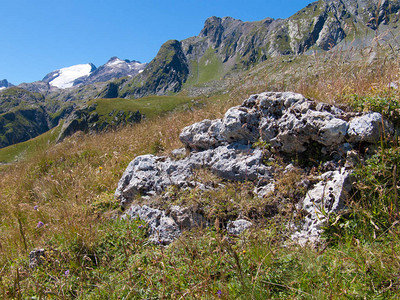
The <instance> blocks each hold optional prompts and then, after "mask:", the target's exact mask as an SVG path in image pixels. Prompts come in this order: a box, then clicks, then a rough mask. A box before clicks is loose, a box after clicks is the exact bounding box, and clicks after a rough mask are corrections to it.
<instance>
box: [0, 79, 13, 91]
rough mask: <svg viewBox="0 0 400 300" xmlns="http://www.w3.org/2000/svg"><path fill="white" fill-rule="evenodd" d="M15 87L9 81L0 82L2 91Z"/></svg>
mask: <svg viewBox="0 0 400 300" xmlns="http://www.w3.org/2000/svg"><path fill="white" fill-rule="evenodd" d="M12 86H14V85H13V84H11V83H9V82H8V81H7V79H3V80H0V89H4V88H8V87H12Z"/></svg>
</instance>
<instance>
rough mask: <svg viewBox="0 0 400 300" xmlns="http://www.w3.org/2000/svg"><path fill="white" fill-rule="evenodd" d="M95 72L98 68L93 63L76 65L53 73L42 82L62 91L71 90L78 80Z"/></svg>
mask: <svg viewBox="0 0 400 300" xmlns="http://www.w3.org/2000/svg"><path fill="white" fill-rule="evenodd" d="M94 70H96V66H95V65H94V64H92V63H88V64H79V65H74V66H71V67H66V68H61V69H59V70H56V71H53V72H51V73H49V74H47V75H46V76H45V77H44V78H43V80H42V81H44V82H48V83H49V84H50V85H51V86H55V87H58V88H61V89H65V88H70V87H72V86H73V85H74V82H75V80H76V79H78V78H81V77H86V76H89V74H90V73H92V72H93V71H94Z"/></svg>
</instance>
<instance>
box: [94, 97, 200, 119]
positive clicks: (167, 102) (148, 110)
mask: <svg viewBox="0 0 400 300" xmlns="http://www.w3.org/2000/svg"><path fill="white" fill-rule="evenodd" d="M191 100H192V98H186V97H182V96H149V97H144V98H140V99H120V98H116V99H96V100H92V101H89V103H88V105H92V104H95V103H96V104H97V107H96V110H95V111H96V112H97V113H98V114H99V115H100V116H106V115H108V114H109V113H110V112H112V111H114V110H115V111H120V110H122V111H133V112H136V111H139V112H140V113H142V114H145V115H146V118H153V117H156V116H159V115H161V114H163V113H166V112H170V111H172V110H174V109H177V108H178V107H180V106H183V105H185V104H189V103H191Z"/></svg>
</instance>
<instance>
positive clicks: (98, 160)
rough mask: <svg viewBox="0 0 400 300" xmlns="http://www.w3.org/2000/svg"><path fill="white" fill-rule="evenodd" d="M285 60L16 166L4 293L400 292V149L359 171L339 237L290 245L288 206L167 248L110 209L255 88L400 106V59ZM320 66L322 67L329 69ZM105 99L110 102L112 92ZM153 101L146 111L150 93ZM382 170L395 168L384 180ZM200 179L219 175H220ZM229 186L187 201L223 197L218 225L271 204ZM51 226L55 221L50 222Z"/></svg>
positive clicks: (1, 275)
mask: <svg viewBox="0 0 400 300" xmlns="http://www.w3.org/2000/svg"><path fill="white" fill-rule="evenodd" d="M329 55H330V56H329ZM280 60H281V61H279V59H276V60H275V61H267V62H265V63H264V64H263V65H261V66H258V67H256V68H255V69H253V70H251V71H250V72H249V74H247V75H246V76H243V77H242V78H241V79H240V81H238V82H233V84H232V87H231V93H230V94H229V95H225V96H224V97H219V96H215V97H211V98H209V99H207V100H206V99H205V100H204V103H205V105H204V106H203V107H201V108H200V109H193V108H189V107H186V109H183V110H182V111H176V112H174V113H173V114H165V115H163V116H159V117H158V116H156V114H155V115H154V117H153V118H149V119H148V120H146V121H145V122H142V123H141V124H138V125H135V126H131V127H129V126H128V127H125V128H121V129H120V130H118V131H114V132H107V133H103V134H100V135H96V136H82V135H76V136H73V137H71V138H69V139H67V140H65V141H64V142H63V143H61V144H59V145H57V146H55V147H51V148H49V149H47V150H45V151H42V152H39V153H38V155H36V156H34V157H31V158H30V159H27V160H26V161H24V162H21V163H18V164H15V165H11V166H6V167H3V169H2V170H0V172H1V174H0V191H1V193H0V205H1V207H2V210H0V220H1V222H0V266H1V267H0V295H2V296H3V298H28V297H30V296H36V297H37V298H40V297H42V298H44V297H49V298H54V299H57V298H63V299H69V298H81V299H109V298H118V297H120V298H124V297H125V298H127V299H129V298H132V299H143V298H158V299H159V298H164V299H165V298H166V299H179V298H181V299H201V298H202V299H213V298H216V299H217V298H221V299H270V298H275V299H314V298H315V299H331V298H333V299H340V298H350V299H355V298H367V299H370V298H376V299H379V298H381V299H391V298H392V299H396V298H397V295H398V294H399V289H400V281H399V279H398V270H399V269H400V257H399V255H398V253H399V251H400V240H399V236H400V229H399V228H398V226H397V225H396V224H397V223H395V220H396V218H398V215H397V216H396V214H395V212H394V210H393V207H395V201H394V200H395V198H393V196H394V195H395V193H394V189H393V182H395V183H396V179H395V178H393V176H392V175H390V174H393V170H392V168H393V165H396V164H397V163H399V162H400V159H399V158H400V155H399V152H400V151H399V150H398V147H397V146H396V145H394V146H393V147H390V148H387V151H385V152H384V151H382V152H381V153H384V154H385V155H384V156H383V157H379V156H378V157H377V159H376V161H375V162H369V165H368V166H369V167H368V168H364V169H365V172H366V173H360V175H359V176H360V178H362V179H363V180H362V181H361V180H360V182H362V183H363V184H364V185H363V189H362V194H361V195H360V196H361V198H357V197H354V198H352V202H349V207H350V208H351V209H354V210H353V211H352V214H350V216H352V217H350V218H348V219H344V218H343V219H340V220H339V222H337V223H336V224H337V226H331V227H330V230H329V231H328V232H327V236H326V238H327V241H329V243H327V244H325V245H322V247H320V248H317V249H315V248H311V247H299V246H297V245H292V244H291V243H290V241H288V239H287V238H288V234H289V232H288V230H287V229H286V228H285V226H284V224H285V223H286V222H287V221H288V219H290V218H291V217H293V216H292V214H290V209H289V207H286V208H285V209H283V210H282V214H280V215H278V216H277V217H276V218H275V219H271V218H266V217H261V218H258V219H256V220H255V222H256V223H257V224H258V226H257V227H256V228H254V229H253V230H252V231H250V232H248V233H247V234H245V235H244V236H242V237H238V238H232V237H229V238H228V237H227V235H226V234H225V233H224V231H221V230H219V229H218V226H211V227H210V228H207V229H204V230H199V231H196V230H195V231H193V232H190V233H186V234H185V235H184V236H183V237H182V238H181V239H180V240H179V241H178V242H176V243H174V244H173V245H172V246H170V247H168V248H160V247H157V246H153V245H149V244H147V243H146V237H145V226H142V225H144V224H143V223H140V222H139V221H138V222H132V223H130V222H124V221H117V220H113V219H110V215H112V214H113V213H115V212H118V204H117V203H115V201H114V200H113V192H114V190H115V187H116V185H117V182H118V180H119V178H120V176H121V174H122V172H123V171H124V169H125V167H126V166H127V164H128V163H129V161H130V160H131V159H133V158H134V157H135V156H137V155H141V154H144V153H149V152H155V150H157V151H163V150H162V149H164V153H168V152H169V151H170V150H172V149H174V148H178V147H180V146H181V145H180V142H179V140H178V135H179V132H180V131H181V129H182V128H183V127H184V126H186V125H189V124H192V123H193V122H196V121H200V120H202V119H204V118H209V119H214V118H218V117H221V116H222V115H223V113H224V112H225V111H226V109H227V108H229V107H231V106H233V105H236V104H238V103H240V102H241V101H242V100H243V99H245V98H246V97H248V95H249V94H251V93H256V92H260V91H263V90H265V89H282V90H294V91H302V92H304V93H305V94H306V95H308V96H312V97H314V98H317V99H322V100H326V101H330V102H335V101H336V102H339V101H340V103H344V101H350V100H351V99H353V100H354V99H355V98H354V96H352V95H354V94H357V95H359V98H356V99H357V103H359V104H360V103H361V104H363V103H371V105H370V106H367V107H360V108H362V109H368V108H377V106H376V104H375V103H376V102H377V101H378V102H379V101H380V102H382V103H384V101H382V100H376V99H377V98H379V97H381V98H380V99H391V102H390V101H389V102H390V103H392V102H393V103H395V105H394V108H395V109H394V111H396V109H397V108H396V107H398V105H399V104H398V99H399V95H398V93H397V94H396V93H395V92H394V93H393V92H385V93H384V92H383V91H384V90H385V87H386V85H387V81H388V80H392V79H393V78H397V77H398V70H399V68H398V67H397V66H398V65H397V61H394V62H393V64H392V63H391V64H390V65H389V63H388V62H387V60H385V61H384V62H382V63H380V61H377V62H376V63H377V64H376V65H366V64H365V63H363V60H361V63H360V64H342V63H341V62H342V61H345V60H346V59H345V58H344V57H340V56H339V55H338V54H337V55H334V54H333V53H331V54H327V55H326V56H321V57H309V58H308V59H305V58H295V59H293V62H292V63H288V62H287V60H286V59H284V61H283V62H282V59H280ZM308 65H312V66H314V67H315V68H316V69H317V70H318V75H319V76H318V78H316V77H315V72H313V71H312V69H311V68H307V66H308ZM305 70H306V71H305ZM324 70H325V71H324ZM367 70H373V72H366V71H367ZM339 75H341V76H339ZM371 87H373V90H372V89H371ZM363 96H368V97H367V98H365V97H363ZM378 96H379V97H378ZM349 99H350V100H349ZM360 99H361V100H360ZM368 99H369V100H368ZM353 100H351V101H352V102H351V103H353ZM101 101H104V104H105V107H107V106H108V105H111V104H112V102H111V101H113V100H101ZM101 101H100V102H99V103H101ZM143 103H144V104H141V105H143V107H145V105H146V103H147V102H143ZM348 103H349V102H348ZM396 103H397V104H396ZM396 105H397V106H396ZM183 107H185V106H183ZM383 107H385V106H383ZM98 109H100V110H101V109H102V106H101V105H99V108H98ZM105 111H108V110H105ZM388 113H389V115H390V112H388ZM156 146H157V147H156ZM160 146H161V147H160ZM388 147H389V146H388ZM396 147H397V148H396ZM396 149H397V150H396ZM396 159H397V160H396ZM375 174H381V175H382V176H381V177H379V178H378V177H376V178H375V177H374V176H373V175H375ZM292 175H293V176H286V177H282V178H281V180H282V181H281V184H279V185H278V186H279V188H280V195H281V197H283V198H280V199H281V200H282V199H283V200H285V199H289V200H290V199H291V196H292V194H291V193H293V192H296V191H293V190H292V189H290V187H291V186H292V185H293V182H292V181H291V180H293V179H294V178H296V174H292ZM199 176H203V178H204V180H205V181H209V180H212V181H214V180H215V178H213V177H212V176H211V177H210V176H209V174H200V175H199ZM374 180H375V181H374ZM377 180H379V181H377ZM371 182H372V183H371ZM226 184H227V185H226V189H225V190H223V191H221V192H215V193H211V194H210V193H208V194H207V193H205V194H201V193H200V194H199V193H189V194H185V193H183V194H181V195H180V194H179V193H178V194H177V196H179V198H177V201H187V202H190V201H194V202H198V203H208V204H210V207H209V210H208V212H209V213H210V218H211V219H212V220H214V221H216V220H217V218H216V216H218V217H220V218H223V217H224V216H225V215H227V214H229V213H230V212H231V211H233V210H237V209H241V210H243V211H251V212H263V210H264V209H265V207H267V205H268V204H270V203H269V202H268V201H270V200H271V199H262V200H257V199H256V198H253V197H252V196H251V193H249V190H250V191H251V190H252V184H251V183H241V184H234V183H226ZM394 186H396V184H394ZM382 188H383V190H382ZM231 200H233V201H231ZM370 200H372V201H370ZM282 203H286V202H285V201H283V202H282ZM35 205H37V210H35V209H34V206H35ZM363 208H364V209H363ZM371 212H373V213H371ZM39 222H43V223H44V226H41V227H38V226H37V225H38V224H39ZM371 222H372V223H371ZM216 223H217V221H216ZM377 228H379V229H377ZM284 241H286V244H285V246H284V247H283V246H282V245H283V244H284ZM39 247H44V248H45V249H46V250H47V251H48V252H47V255H46V258H45V260H44V264H43V265H42V266H41V267H39V268H37V269H35V270H31V269H30V268H29V267H28V265H27V264H28V253H29V251H30V250H32V249H34V248H39Z"/></svg>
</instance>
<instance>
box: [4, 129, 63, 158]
mask: <svg viewBox="0 0 400 300" xmlns="http://www.w3.org/2000/svg"><path fill="white" fill-rule="evenodd" d="M61 127H62V123H61V124H60V125H58V126H57V127H55V128H53V129H51V130H49V131H48V132H46V133H43V134H42V135H39V136H37V137H35V138H33V139H30V140H29V141H26V142H22V143H19V144H15V145H11V146H8V147H5V148H1V149H0V162H1V163H10V162H14V161H19V160H24V159H28V158H29V157H30V156H32V155H35V154H36V153H37V152H38V151H45V150H47V148H49V147H51V146H52V145H54V142H55V140H56V139H57V137H58V135H59V134H60V131H61Z"/></svg>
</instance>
